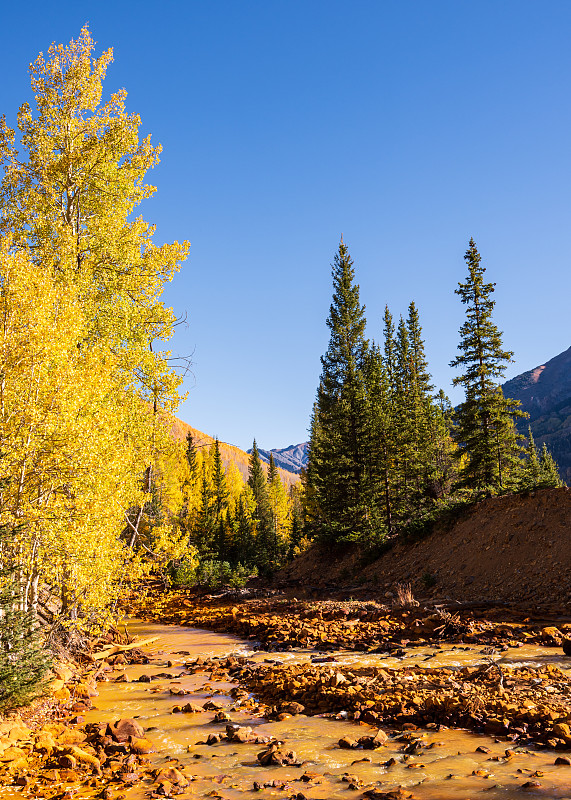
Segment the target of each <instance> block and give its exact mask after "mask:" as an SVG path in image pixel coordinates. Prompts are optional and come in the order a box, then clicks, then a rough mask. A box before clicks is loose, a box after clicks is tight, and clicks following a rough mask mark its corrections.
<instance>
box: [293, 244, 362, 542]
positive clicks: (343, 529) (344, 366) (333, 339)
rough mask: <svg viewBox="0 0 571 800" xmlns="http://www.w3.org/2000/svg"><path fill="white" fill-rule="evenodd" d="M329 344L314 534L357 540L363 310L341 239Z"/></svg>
mask: <svg viewBox="0 0 571 800" xmlns="http://www.w3.org/2000/svg"><path fill="white" fill-rule="evenodd" d="M332 276H333V301H332V303H331V307H330V311H329V317H328V319H327V326H328V328H329V330H330V339H329V346H328V348H327V352H326V353H325V355H324V356H322V358H321V365H322V373H321V380H320V384H319V389H318V392H317V402H316V409H315V412H314V418H315V421H316V422H317V424H313V425H312V438H311V440H310V446H309V459H310V467H309V469H308V476H310V477H311V482H312V492H313V498H314V500H315V501H316V502H317V505H318V508H319V510H318V513H317V514H314V517H313V519H314V521H317V522H318V525H319V528H318V529H317V530H316V531H314V532H315V533H318V534H320V535H322V536H327V537H332V538H334V539H345V538H361V537H362V536H363V535H364V534H366V532H367V531H368V529H369V524H370V518H369V514H368V507H367V502H366V501H367V491H366V462H367V453H366V443H367V434H366V421H367V414H366V387H365V378H364V362H365V357H366V355H367V350H368V342H367V340H366V339H365V325H366V320H365V307H364V306H362V305H361V303H360V301H359V286H358V285H357V284H356V283H355V270H354V268H353V261H352V259H351V257H350V255H349V251H348V249H347V246H346V245H345V243H344V242H343V239H341V242H340V244H339V249H338V252H337V254H336V255H335V260H334V263H333V265H332Z"/></svg>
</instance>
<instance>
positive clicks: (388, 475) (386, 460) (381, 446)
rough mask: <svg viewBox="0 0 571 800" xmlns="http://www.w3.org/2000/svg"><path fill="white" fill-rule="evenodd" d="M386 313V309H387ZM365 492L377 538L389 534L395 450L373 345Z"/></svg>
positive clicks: (384, 380)
mask: <svg viewBox="0 0 571 800" xmlns="http://www.w3.org/2000/svg"><path fill="white" fill-rule="evenodd" d="M387 311H388V309H387ZM365 373H366V383H367V400H368V405H367V410H368V424H367V432H368V437H369V442H368V446H367V453H368V462H367V491H368V503H369V509H370V515H371V525H372V528H373V530H374V532H375V534H376V536H377V538H383V537H384V536H385V535H387V534H388V535H389V536H390V535H392V533H393V524H394V519H393V515H394V464H395V460H396V448H395V439H394V430H393V422H394V420H393V411H392V402H391V393H390V387H389V378H388V375H387V370H386V368H385V364H384V362H383V357H382V355H381V352H380V349H379V348H378V347H377V345H375V344H373V345H372V347H371V348H370V351H369V354H368V357H367V361H366V370H365Z"/></svg>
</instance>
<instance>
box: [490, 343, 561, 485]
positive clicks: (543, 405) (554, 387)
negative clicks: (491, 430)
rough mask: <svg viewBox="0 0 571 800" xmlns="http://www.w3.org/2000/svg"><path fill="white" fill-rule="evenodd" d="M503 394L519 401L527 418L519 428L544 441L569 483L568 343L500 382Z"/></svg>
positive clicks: (540, 441)
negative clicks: (546, 357)
mask: <svg viewBox="0 0 571 800" xmlns="http://www.w3.org/2000/svg"><path fill="white" fill-rule="evenodd" d="M502 389H503V392H504V395H505V396H506V397H512V398H513V399H514V400H519V401H520V402H521V407H522V409H523V410H524V411H527V413H528V414H529V419H524V420H521V422H520V423H519V426H518V427H519V429H520V432H521V433H523V434H527V427H528V425H531V430H532V433H533V436H534V439H535V443H536V444H537V445H538V446H539V447H541V446H542V445H543V443H544V442H545V444H546V445H547V447H548V449H549V451H550V453H551V455H552V456H553V458H554V459H555V461H556V462H557V464H558V466H559V472H560V474H561V477H562V478H563V480H564V481H565V482H566V483H567V484H571V347H570V348H569V349H568V350H565V351H564V352H563V353H560V354H559V355H558V356H555V357H554V358H552V359H551V360H550V361H546V362H545V364H541V365H540V366H538V367H535V368H534V369H531V370H529V371H528V372H522V373H521V375H517V376H516V377H515V378H512V379H511V380H509V381H507V382H506V383H504V385H503V386H502Z"/></svg>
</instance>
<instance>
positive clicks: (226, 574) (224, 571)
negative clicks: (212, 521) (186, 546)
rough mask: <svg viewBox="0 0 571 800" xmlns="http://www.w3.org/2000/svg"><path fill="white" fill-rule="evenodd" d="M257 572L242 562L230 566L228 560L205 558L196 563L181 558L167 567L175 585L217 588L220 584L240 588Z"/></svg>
mask: <svg viewBox="0 0 571 800" xmlns="http://www.w3.org/2000/svg"><path fill="white" fill-rule="evenodd" d="M257 574H258V572H257V570H256V568H255V567H248V566H246V565H243V564H236V566H234V567H232V566H231V565H230V564H229V563H228V561H217V560H215V559H205V560H204V561H200V562H199V563H198V564H196V563H195V562H194V561H188V560H186V559H183V560H181V561H178V562H176V563H173V564H172V565H171V567H170V569H169V577H170V579H171V580H172V582H173V583H174V584H175V585H177V586H207V587H208V588H209V589H218V588H220V587H221V586H231V587H232V588H233V589H241V588H242V587H243V586H245V585H246V583H247V582H248V580H249V578H251V577H254V576H255V575H257Z"/></svg>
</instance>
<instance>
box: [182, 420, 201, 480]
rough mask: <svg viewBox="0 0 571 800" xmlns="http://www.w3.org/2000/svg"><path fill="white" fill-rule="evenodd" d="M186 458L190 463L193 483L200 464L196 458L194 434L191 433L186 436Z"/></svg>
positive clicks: (189, 468)
mask: <svg viewBox="0 0 571 800" xmlns="http://www.w3.org/2000/svg"><path fill="white" fill-rule="evenodd" d="M185 456H186V460H187V463H188V471H189V474H190V481H191V483H192V482H193V481H194V479H195V477H196V473H197V470H198V462H197V457H196V447H195V445H194V440H193V438H192V433H191V432H190V431H189V432H188V433H187V434H186V448H185Z"/></svg>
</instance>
